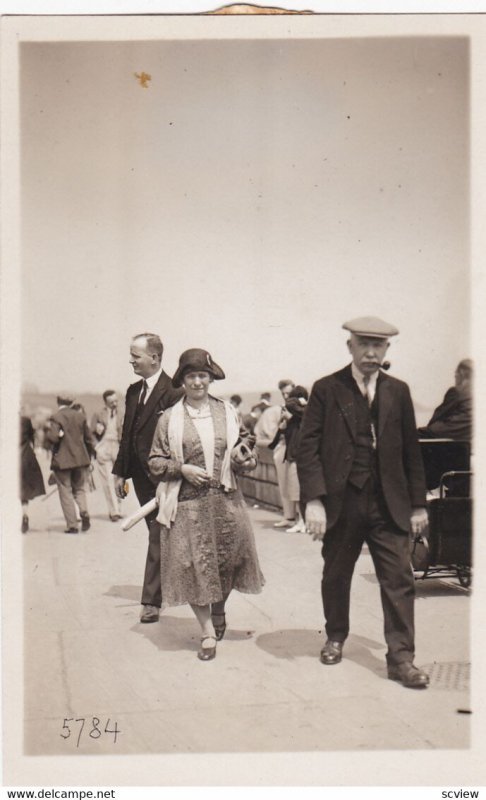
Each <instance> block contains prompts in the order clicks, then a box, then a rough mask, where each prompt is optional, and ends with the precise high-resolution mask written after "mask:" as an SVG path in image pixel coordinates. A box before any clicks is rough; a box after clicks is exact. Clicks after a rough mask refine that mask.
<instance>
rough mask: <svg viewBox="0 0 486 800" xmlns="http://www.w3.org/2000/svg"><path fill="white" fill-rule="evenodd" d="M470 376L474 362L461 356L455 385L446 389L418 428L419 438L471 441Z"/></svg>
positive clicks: (455, 376)
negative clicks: (442, 397) (428, 417)
mask: <svg viewBox="0 0 486 800" xmlns="http://www.w3.org/2000/svg"><path fill="white" fill-rule="evenodd" d="M472 377H473V362H472V360H471V359H470V358H464V359H463V360H462V361H460V362H459V364H458V365H457V368H456V372H455V375H454V378H455V385H454V386H451V387H450V389H448V390H447V392H446V393H445V396H444V399H443V401H442V403H441V404H440V406H437V408H436V409H435V411H434V413H433V414H432V417H431V418H430V421H429V422H428V424H427V425H426V426H425V427H423V428H419V429H418V433H419V436H420V438H422V439H455V440H456V441H467V442H470V441H471V438H472Z"/></svg>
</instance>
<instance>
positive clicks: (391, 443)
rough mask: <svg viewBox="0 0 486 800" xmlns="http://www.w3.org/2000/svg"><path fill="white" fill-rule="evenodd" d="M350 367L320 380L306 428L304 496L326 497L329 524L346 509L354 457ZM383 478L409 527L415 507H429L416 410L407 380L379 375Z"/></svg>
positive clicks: (397, 515)
mask: <svg viewBox="0 0 486 800" xmlns="http://www.w3.org/2000/svg"><path fill="white" fill-rule="evenodd" d="M354 385H355V382H354V378H353V376H352V373H351V366H350V365H349V366H347V367H345V368H344V369H342V370H340V371H339V372H335V373H334V374H333V375H328V376H327V377H325V378H321V380H319V381H317V382H316V383H315V384H314V386H313V388H312V392H311V396H310V398H309V404H308V406H307V409H306V412H305V415H304V421H303V425H302V430H301V441H300V446H299V450H298V454H297V470H298V475H299V481H300V492H301V499H302V500H303V502H304V503H306V502H308V501H309V500H313V499H315V498H320V499H322V500H323V502H324V505H325V508H326V513H327V524H328V527H329V528H330V527H331V526H332V525H333V524H334V523H335V522H336V521H337V519H338V517H339V514H340V512H341V508H342V504H343V498H344V492H345V488H346V483H347V480H348V477H349V473H350V471H351V466H352V464H353V460H354V456H355V440H356V413H355V403H354V398H353V392H354V388H353V387H354ZM377 395H378V431H377V439H378V443H377V454H378V469H379V477H380V481H381V486H382V490H383V494H384V497H385V501H386V504H387V506H388V510H389V512H390V515H391V517H392V519H393V520H394V522H395V523H396V524H397V525H398V527H399V528H402V529H403V530H408V529H409V526H410V514H411V509H412V507H421V506H425V478H424V469H423V463H422V457H421V454H420V449H419V444H418V440H417V430H416V427H415V414H414V410H413V405H412V399H411V397H410V391H409V388H408V386H407V384H406V383H404V382H403V381H400V380H397V379H396V378H392V377H390V376H389V375H385V374H383V373H380V375H379V377H378V382H377Z"/></svg>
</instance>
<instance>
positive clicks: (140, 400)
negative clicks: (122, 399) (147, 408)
mask: <svg viewBox="0 0 486 800" xmlns="http://www.w3.org/2000/svg"><path fill="white" fill-rule="evenodd" d="M146 397H147V381H146V380H144V381H143V383H142V391H141V393H140V397H139V398H138V408H139V409H141V408H142V407H143V405H144V403H145V398H146Z"/></svg>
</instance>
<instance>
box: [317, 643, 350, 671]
mask: <svg viewBox="0 0 486 800" xmlns="http://www.w3.org/2000/svg"><path fill="white" fill-rule="evenodd" d="M343 645H344V642H333V641H331V639H328V640H327V642H326V644H325V645H324V647H323V648H322V650H321V656H320V658H321V664H327V665H330V664H339V662H340V661H341V659H342V657H343Z"/></svg>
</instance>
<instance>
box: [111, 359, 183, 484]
mask: <svg viewBox="0 0 486 800" xmlns="http://www.w3.org/2000/svg"><path fill="white" fill-rule="evenodd" d="M141 390H142V381H137V382H136V383H132V384H131V385H130V386H129V387H128V391H127V394H126V398H125V417H124V420H123V429H122V438H121V442H120V449H119V451H118V456H117V458H116V461H115V464H114V466H113V473H114V474H115V475H119V476H120V477H121V478H130V477H132V466H133V459H134V458H135V459H137V460H138V462H139V463H140V465H141V466H142V468H143V469H144V471H145V472H146V473H147V477H148V478H150V472H149V468H148V463H147V462H148V457H149V453H150V449H151V447H152V439H153V438H154V433H155V428H156V427H157V422H158V420H159V416H160V414H161V413H162V412H163V411H165V409H166V408H170V406H173V405H174V403H176V402H177V400H179V398H180V397H181V395H182V394H183V391H182V389H174V387H173V386H172V380H171V378H169V376H168V375H167V374H166V373H165V372H162V374H161V376H160V378H159V380H158V381H157V383H156V384H155V386H154V388H153V390H152V392H151V393H150V396H149V398H148V400H147V402H146V403H145V406H144V408H143V411H142V413H141V415H140V417H139V419H138V422H137V427H136V430H135V431H134V436H133V450H131V449H130V445H131V442H132V438H131V430H132V425H133V420H134V417H135V412H136V410H137V403H138V398H139V396H140V392H141Z"/></svg>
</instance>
